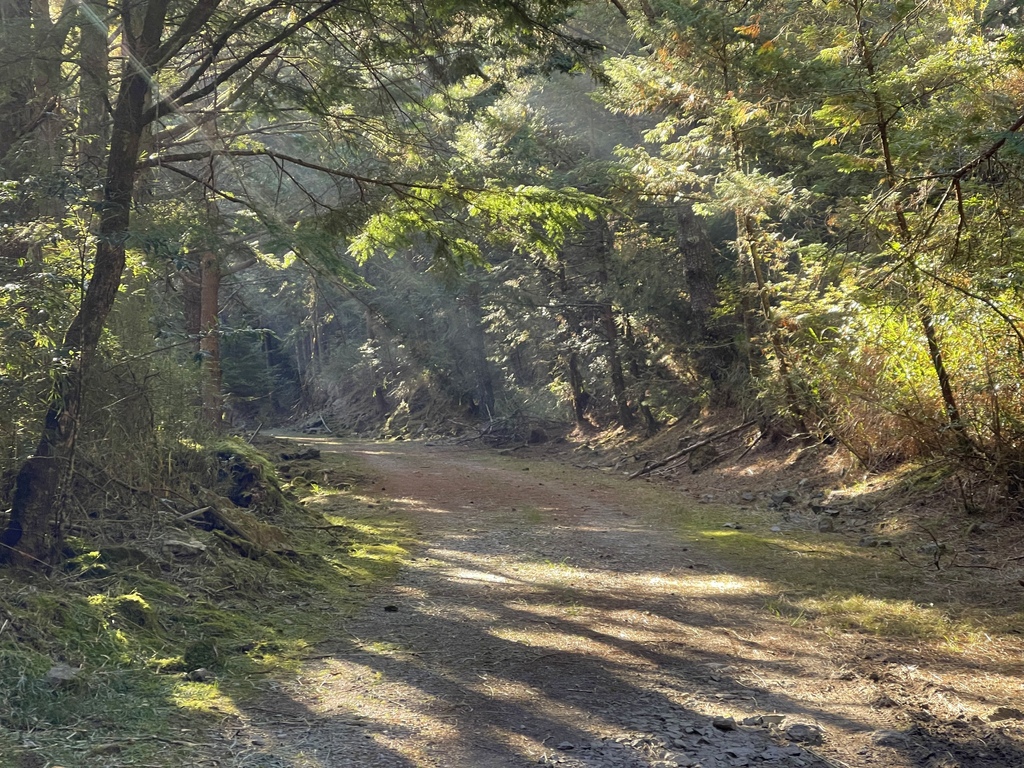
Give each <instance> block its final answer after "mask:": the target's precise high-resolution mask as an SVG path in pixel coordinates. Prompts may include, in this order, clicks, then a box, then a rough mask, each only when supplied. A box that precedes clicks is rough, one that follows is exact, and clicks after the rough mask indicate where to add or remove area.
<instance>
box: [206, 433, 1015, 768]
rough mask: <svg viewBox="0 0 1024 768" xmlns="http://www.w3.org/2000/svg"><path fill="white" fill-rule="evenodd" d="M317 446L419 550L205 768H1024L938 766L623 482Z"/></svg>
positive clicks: (457, 456) (816, 644)
mask: <svg viewBox="0 0 1024 768" xmlns="http://www.w3.org/2000/svg"><path fill="white" fill-rule="evenodd" d="M318 445H319V447H320V448H321V449H322V450H324V451H330V450H338V451H345V452H348V453H353V454H356V455H359V456H361V457H362V458H363V459H364V460H365V461H366V463H367V464H368V465H369V466H370V467H371V468H372V470H373V471H374V472H376V473H377V477H378V481H377V483H376V485H375V486H374V487H373V492H374V493H375V494H376V495H377V498H378V500H379V501H380V502H381V503H382V504H384V505H385V507H386V508H390V509H391V510H392V512H393V513H394V514H396V515H401V516H403V517H406V518H409V519H411V520H412V521H413V523H414V525H415V526H416V527H417V528H418V529H419V533H420V537H421V539H422V540H423V541H424V542H425V543H424V545H423V546H422V547H421V548H420V549H418V550H417V551H416V552H415V553H414V555H415V557H414V559H413V560H412V561H411V562H410V563H409V564H408V566H407V567H406V568H405V569H404V570H403V572H402V574H401V575H400V577H399V579H398V580H397V581H396V582H395V583H394V584H392V585H389V586H388V587H386V588H385V589H383V590H382V591H380V592H378V593H376V595H375V596H374V598H373V599H372V600H371V602H370V603H369V604H368V605H367V607H366V608H365V609H364V610H363V611H362V613H361V614H360V615H359V616H358V617H356V618H355V619H353V620H352V621H350V622H349V623H347V624H346V635H345V636H344V637H339V638H338V639H337V642H336V643H332V644H329V645H328V646H327V647H326V648H324V649H322V651H320V652H319V653H320V655H322V656H323V658H321V659H317V660H315V661H312V662H310V664H309V665H308V666H307V668H306V669H305V671H304V672H303V673H302V674H301V676H299V677H298V678H297V679H295V680H294V681H289V682H287V683H284V684H281V685H280V686H279V687H278V688H277V689H276V690H274V691H272V692H270V693H268V694H267V695H266V696H263V697H261V699H260V701H259V703H258V704H257V705H253V706H249V707H247V708H246V709H245V711H244V712H243V713H242V715H241V716H240V717H236V718H233V719H229V720H226V721H225V724H224V728H225V731H224V734H225V736H224V737H225V738H226V739H230V747H229V748H226V749H225V750H223V754H222V755H221V756H220V757H218V758H217V759H215V760H212V761H211V764H212V765H222V766H233V767H235V768H257V767H259V768H279V767H285V766H287V767H288V768H298V767H302V766H306V767H309V766H317V767H322V768H328V767H330V768H342V767H345V766H375V767H379V768H391V767H393V768H400V767H401V768H413V767H415V768H427V767H436V768H512V767H513V766H528V765H561V766H565V767H566V768H653V767H654V766H660V767H665V768H667V767H669V766H687V767H689V768H698V767H700V768H742V767H744V766H767V767H770V768H811V767H813V768H824V767H826V766H828V767H830V768H837V767H838V768H847V767H848V766H854V765H855V766H862V765H863V766H868V765H871V766H893V767H895V766H930V767H931V766H935V767H936V768H939V767H940V766H941V768H954V767H959V768H974V766H975V765H977V766H986V767H987V766H997V765H1000V764H1001V765H1003V766H1005V768H1013V767H1014V766H1018V765H1020V766H1024V760H1021V759H1020V758H1021V756H1022V754H1024V753H1021V752H1020V750H1019V748H1018V746H1016V745H1015V743H1010V742H1007V743H1006V744H1005V745H1004V746H1003V747H998V745H995V746H993V745H994V742H993V743H992V744H989V745H988V747H987V748H989V749H993V748H997V747H998V748H1002V749H1004V752H1002V753H999V754H1000V755H1001V756H997V757H998V760H1000V761H1007V762H1001V763H1000V762H987V761H986V762H971V761H970V759H968V760H966V761H964V760H959V758H957V756H956V755H955V754H954V753H953V751H951V749H946V754H948V755H949V756H950V759H948V760H946V758H945V757H944V756H943V751H942V750H943V749H945V748H946V747H947V746H949V745H954V744H955V743H958V741H957V738H958V737H956V738H955V737H954V736H950V738H949V740H948V744H946V743H944V744H937V743H936V744H933V745H932V746H931V747H930V748H929V749H930V752H929V754H928V755H925V751H927V750H925V751H922V750H923V749H924V747H922V744H924V741H923V740H922V738H919V737H918V736H919V735H920V734H918V735H915V731H914V727H916V726H912V727H908V726H907V723H906V722H902V721H901V722H897V720H896V719H894V717H893V716H892V714H893V713H892V712H891V711H889V710H885V709H884V708H883V707H879V706H877V702H876V703H875V704H872V697H875V698H877V696H878V690H877V689H876V688H875V687H873V686H874V685H875V684H874V683H872V682H870V681H869V682H865V678H864V677H863V676H862V675H859V674H850V672H849V670H850V665H849V664H848V663H846V661H847V660H844V659H837V658H834V653H835V648H834V647H833V646H832V645H831V644H830V641H829V639H828V638H815V637H813V635H812V634H811V633H808V632H803V633H801V632H799V631H798V630H796V629H794V628H793V627H792V626H791V625H790V624H789V623H787V622H785V621H779V620H774V619H773V618H772V617H771V616H769V615H767V614H766V613H765V611H764V604H765V594H764V585H762V584H760V583H759V582H757V581H751V580H748V579H743V578H740V577H736V576H732V575H730V574H729V573H728V572H727V571H726V570H724V569H721V568H718V567H716V566H715V565H714V564H713V563H711V562H709V560H708V558H707V557H706V556H704V555H702V554H701V553H699V552H697V551H694V549H693V548H692V544H689V543H687V542H685V541H682V540H681V539H680V538H679V537H678V536H677V535H675V534H674V533H673V532H672V531H671V529H670V528H669V527H668V525H667V524H666V523H665V522H664V521H660V522H659V521H658V520H657V519H655V518H653V517H652V516H649V515H647V514H646V513H645V512H644V511H643V510H640V509H637V508H636V507H635V506H634V504H633V503H632V499H631V497H630V495H629V490H628V488H627V487H626V486H622V488H619V489H616V488H614V487H611V486H610V485H608V484H596V485H594V484H590V483H587V482H586V479H587V477H588V475H587V473H584V472H581V471H579V470H573V469H566V470H564V472H562V473H557V472H555V471H553V470H551V469H550V467H547V468H545V467H541V466H540V465H539V464H537V465H534V466H531V465H530V464H529V463H528V462H527V463H524V462H522V461H505V462H502V460H500V459H499V458H496V457H494V456H493V455H490V456H488V455H482V454H477V453H473V452H468V451H461V450H458V449H455V448H452V447H443V446H436V447H432V446H430V445H427V444H414V443H397V444H388V445H373V444H367V443H361V444H360V443H352V444H344V443H333V442H331V441H328V440H324V439H322V440H320V441H319V442H318ZM531 470H532V471H531ZM590 476H591V477H592V476H593V473H591V474H590ZM964 727H965V728H968V729H970V728H974V726H973V725H969V724H966V723H965V724H964ZM933 730H934V729H933ZM968 735H969V736H970V737H971V738H977V734H976V733H973V732H972V733H971V734H968ZM990 735H991V734H990ZM926 746H927V745H926ZM940 759H941V760H946V761H945V762H941V761H940ZM958 760H959V761H958Z"/></svg>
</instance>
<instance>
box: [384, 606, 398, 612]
mask: <svg viewBox="0 0 1024 768" xmlns="http://www.w3.org/2000/svg"><path fill="white" fill-rule="evenodd" d="M384 611H385V612H386V613H397V612H398V606H397V605H385V606H384Z"/></svg>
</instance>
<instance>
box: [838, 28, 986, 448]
mask: <svg viewBox="0 0 1024 768" xmlns="http://www.w3.org/2000/svg"><path fill="white" fill-rule="evenodd" d="M858 22H859V23H858V29H859V30H860V31H859V33H858V47H859V48H860V54H861V61H863V63H864V70H865V72H867V75H868V77H869V78H870V80H871V85H872V90H871V92H870V93H871V98H872V101H873V104H874V109H875V129H876V130H877V131H878V143H879V145H880V147H881V150H882V160H883V161H884V163H885V181H886V186H887V187H888V188H889V189H890V190H895V189H896V187H897V185H898V183H899V178H898V176H897V174H896V164H895V161H894V159H893V153H892V144H891V142H890V139H889V119H890V118H888V117H886V114H885V104H884V102H883V101H882V96H881V94H880V93H879V92H878V91H877V90H874V89H873V86H874V82H875V63H874V53H875V50H874V48H873V47H872V46H871V43H870V41H869V40H868V38H867V36H866V34H865V25H864V24H863V23H861V19H860V18H859V9H858ZM896 226H897V228H898V230H899V233H900V238H901V239H902V241H903V244H904V245H909V244H910V242H911V240H912V239H913V232H912V231H911V228H910V222H908V221H907V216H906V213H905V212H904V210H903V207H902V206H901V205H900V202H899V201H898V200H897V202H896ZM908 267H909V269H910V287H909V291H908V292H909V295H910V300H911V301H913V302H914V309H915V313H916V314H917V320H918V322H919V323H920V324H921V330H922V332H923V333H924V337H925V343H926V344H927V346H928V358H929V360H930V361H931V364H932V370H934V371H935V378H936V380H937V381H938V384H939V392H940V393H941V396H942V403H943V406H944V408H945V411H946V421H947V423H948V425H949V427H950V429H952V430H953V432H954V434H956V435H957V436H958V438H959V439H960V440H961V441H963V442H967V443H969V442H970V440H969V438H968V437H967V433H966V431H965V429H964V424H963V420H962V419H961V417H960V408H959V406H958V405H957V400H956V395H955V394H954V393H953V384H952V381H951V379H950V376H949V370H948V369H947V368H946V358H945V354H944V353H943V351H942V344H941V341H940V338H939V332H938V329H937V328H936V327H935V315H934V313H933V311H932V307H931V305H930V303H929V302H928V299H927V297H926V296H925V295H924V292H923V291H922V290H921V286H920V280H919V276H918V273H917V265H916V264H914V263H910V264H908Z"/></svg>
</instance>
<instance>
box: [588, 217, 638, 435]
mask: <svg viewBox="0 0 1024 768" xmlns="http://www.w3.org/2000/svg"><path fill="white" fill-rule="evenodd" d="M610 250H611V231H610V230H609V229H608V223H607V222H606V221H604V220H603V219H600V220H599V221H598V223H597V232H596V235H595V242H594V251H595V255H596V256H597V265H598V268H597V281H598V285H599V287H600V289H601V292H602V293H607V288H608V284H609V278H608V255H609V252H610ZM598 303H599V306H600V313H601V329H602V330H603V331H604V337H605V359H606V360H607V361H608V371H609V376H610V378H611V384H612V396H613V397H614V398H615V407H616V410H617V411H618V419H619V423H620V424H621V425H622V426H624V427H625V428H626V429H630V428H632V427H633V426H635V425H636V415H635V413H634V412H633V408H632V407H631V406H630V404H629V396H628V395H627V393H626V377H625V375H624V374H623V372H622V358H621V356H620V355H619V331H618V326H617V324H616V322H615V308H614V306H613V305H612V301H611V299H610V298H608V297H607V296H604V297H602V298H601V300H600V301H599V302H598Z"/></svg>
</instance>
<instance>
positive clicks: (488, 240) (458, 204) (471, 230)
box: [349, 186, 607, 268]
mask: <svg viewBox="0 0 1024 768" xmlns="http://www.w3.org/2000/svg"><path fill="white" fill-rule="evenodd" d="M606 206H607V204H606V202H605V201H604V200H603V199H602V198H600V197H598V196H597V195H591V194H587V193H585V192H580V191H579V190H576V189H571V188H566V189H559V190H554V189H549V188H547V187H539V186H520V187H515V188H512V189H502V188H494V189H473V190H469V189H459V188H457V187H455V186H443V187H436V188H417V189H415V191H414V192H411V193H409V194H407V195H399V196H396V197H395V198H394V199H393V200H391V201H390V203H389V204H388V205H387V206H386V208H385V210H383V211H381V212H379V213H377V214H375V215H374V216H372V217H371V218H370V220H369V221H368V222H367V223H366V225H365V226H364V227H363V228H362V231H361V232H360V233H359V234H358V235H357V236H355V237H354V238H353V239H352V240H351V242H350V244H349V253H350V254H351V255H352V256H353V257H355V258H356V259H357V260H358V261H360V262H364V261H367V260H368V259H370V258H371V257H372V256H374V255H375V254H378V253H381V254H385V255H388V256H394V255H396V254H397V253H398V252H399V251H400V250H402V249H404V248H411V247H414V246H422V245H424V244H429V245H430V246H432V247H433V249H434V255H435V259H436V260H437V261H438V262H439V266H444V267H456V268H462V267H463V266H465V265H467V264H477V265H482V264H483V263H484V262H485V259H484V257H483V251H482V247H483V246H484V245H491V246H497V245H501V246H506V247H511V248H514V249H518V250H525V251H529V252H534V253H541V254H544V255H545V256H547V257H549V258H554V257H555V256H556V255H557V253H558V250H559V248H561V247H562V244H563V243H564V242H565V240H566V237H567V236H568V235H569V234H570V233H572V232H575V231H578V230H579V229H580V226H581V223H582V222H583V221H584V220H588V219H589V220H593V219H595V218H596V217H597V216H598V215H600V214H601V213H602V212H603V211H604V210H606Z"/></svg>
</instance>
